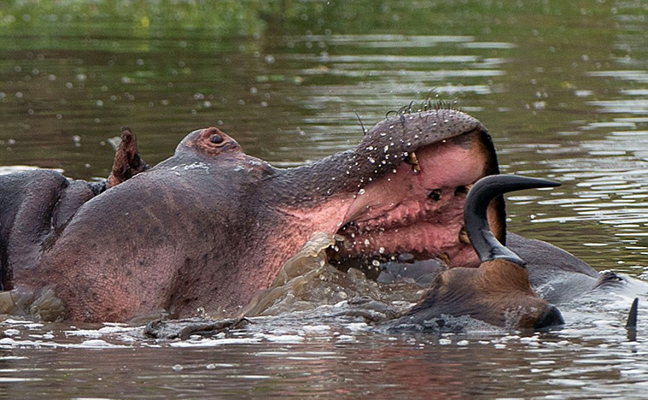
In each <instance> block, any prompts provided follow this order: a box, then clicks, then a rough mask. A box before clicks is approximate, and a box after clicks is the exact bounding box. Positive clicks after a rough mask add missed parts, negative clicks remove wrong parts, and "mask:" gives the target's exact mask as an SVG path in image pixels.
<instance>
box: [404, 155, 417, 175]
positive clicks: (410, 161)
mask: <svg viewBox="0 0 648 400" xmlns="http://www.w3.org/2000/svg"><path fill="white" fill-rule="evenodd" d="M405 162H406V163H408V164H409V165H411V166H412V171H414V172H416V173H419V172H421V165H420V164H419V161H418V158H417V157H416V153H415V152H411V153H409V154H408V155H407V158H405Z"/></svg>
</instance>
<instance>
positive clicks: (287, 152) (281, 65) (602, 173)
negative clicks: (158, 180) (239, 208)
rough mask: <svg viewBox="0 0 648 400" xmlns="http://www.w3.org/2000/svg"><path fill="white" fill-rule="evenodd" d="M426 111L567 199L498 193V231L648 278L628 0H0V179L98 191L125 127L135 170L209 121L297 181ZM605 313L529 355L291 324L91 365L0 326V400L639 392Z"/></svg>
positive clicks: (642, 31)
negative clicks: (410, 112) (429, 102)
mask: <svg viewBox="0 0 648 400" xmlns="http://www.w3.org/2000/svg"><path fill="white" fill-rule="evenodd" d="M428 96H429V97H431V98H432V99H434V100H437V99H439V100H443V101H445V102H447V103H450V104H453V105H455V106H456V107H459V108H461V109H463V110H464V111H467V112H469V113H470V114H472V115H474V116H476V117H477V118H479V119H480V120H481V121H482V122H483V123H484V124H485V125H486V126H487V128H488V129H489V131H490V132H491V134H492V135H493V138H494V140H495V143H496V146H497V149H498V154H499V159H500V164H501V166H502V170H503V171H504V172H509V173H520V174H526V175H531V176H536V177H544V178H551V179H555V180H558V181H560V182H562V183H563V186H562V187H560V188H558V189H554V190H551V191H535V192H525V193H523V194H519V195H514V196H510V197H509V201H508V204H509V206H508V209H509V216H510V219H511V222H510V227H511V229H512V230H514V231H517V232H520V233H524V234H525V235H527V236H530V237H535V238H539V239H545V240H549V241H551V242H552V243H554V244H557V245H560V246H562V247H564V248H566V249H567V250H569V251H572V252H573V253H575V254H577V255H578V256H579V257H581V258H583V259H585V260H586V261H588V262H590V263H591V264H592V265H594V266H596V267H597V268H599V269H614V270H616V271H621V272H626V273H630V274H631V275H634V276H638V277H642V276H644V274H646V262H645V256H646V253H647V249H648V228H647V227H646V225H647V223H648V206H646V202H645V199H646V197H648V192H647V188H648V169H647V168H646V166H647V165H646V164H647V157H648V4H646V3H645V2H642V1H620V0H617V1H609V0H600V1H589V0H587V1H585V0H581V1H578V0H577V1H570V2H566V1H557V0H545V1H523V0H520V1H514V2H513V1H511V2H509V1H476V0H463V1H410V2H400V1H395V0H385V1H376V0H373V1H354V2H343V1H290V0H284V1H276V2H262V1H251V0H250V1H234V0H231V1H230V0H224V1H215V2H207V1H197V0H196V1H191V0H186V1H182V0H177V1H172V0H166V1H164V0H160V1H135V0H123V1H118V2H109V1H75V0H66V1H51V2H43V1H40V2H39V1H33V0H24V1H5V2H3V3H2V4H1V5H0V171H3V172H8V171H10V170H13V169H14V166H38V167H46V168H58V169H62V170H63V171H64V172H65V173H66V174H67V175H68V176H70V177H73V178H81V179H93V178H97V177H106V176H107V175H108V172H109V168H110V166H111V164H112V157H113V148H112V146H111V145H110V142H109V140H110V139H111V138H113V137H115V136H117V135H118V134H119V132H120V130H119V129H120V127H121V126H129V127H131V128H132V130H133V131H134V132H135V133H136V134H137V137H138V143H139V147H140V151H141V154H142V156H143V157H144V159H145V160H146V161H147V162H149V163H152V164H154V163H157V162H159V161H160V160H163V159H164V158H166V157H168V156H170V155H171V154H172V153H173V150H174V148H175V146H176V144H177V143H178V142H179V141H180V140H181V139H182V137H183V136H184V135H185V134H186V133H187V132H189V131H192V130H194V129H197V128H201V127H205V126H212V125H215V126H218V127H219V128H221V129H222V130H224V131H225V132H227V133H229V134H230V135H232V136H233V137H235V139H237V140H238V141H239V142H240V143H241V145H242V146H243V148H244V149H245V150H246V152H247V153H249V154H252V155H255V156H258V157H261V158H263V159H265V160H267V161H269V162H271V163H273V164H275V165H277V166H286V167H289V166H295V165H300V164H303V163H305V162H308V161H310V160H315V159H318V158H321V157H323V156H325V155H328V154H331V153H333V152H336V151H339V150H342V149H347V148H349V147H351V146H353V145H354V144H355V143H357V142H358V141H359V139H360V137H361V136H362V129H361V126H360V123H359V121H358V120H359V119H361V120H362V122H363V123H364V125H365V126H368V125H372V124H373V123H375V122H377V121H379V120H380V119H382V118H384V116H385V114H386V113H387V112H388V111H390V110H394V109H399V108H400V107H402V106H403V105H407V104H409V103H410V102H411V101H415V102H420V101H423V100H425V99H426V98H427V97H428ZM625 304H626V303H625V299H610V304H607V305H602V306H599V307H600V308H597V309H596V311H597V312H598V311H601V312H607V311H610V310H612V311H615V310H616V311H619V310H620V309H621V308H623V307H625ZM608 314H609V313H608ZM606 315H607V314H606ZM611 315H612V316H608V317H603V316H597V317H595V316H592V318H591V319H585V322H583V323H582V324H580V325H578V326H576V327H574V328H572V329H571V330H570V329H567V330H566V331H563V332H562V333H560V334H557V335H554V336H549V337H546V336H532V337H531V338H524V337H517V336H501V335H500V336H495V337H486V338H482V339H475V338H457V337H451V338H446V339H439V338H430V337H425V336H423V337H418V336H405V337H402V336H395V337H394V336H389V335H384V334H375V333H371V332H369V333H368V332H365V331H364V330H362V329H361V330H360V331H359V332H358V331H356V330H354V328H353V325H350V326H349V325H345V324H341V327H340V328H339V329H338V327H335V326H332V325H328V328H327V329H324V330H323V331H322V332H323V333H321V334H318V335H313V334H310V333H309V332H308V331H304V330H303V329H302V328H300V327H299V326H298V325H300V324H295V325H292V324H287V325H288V327H285V328H283V329H287V330H288V331H289V332H290V335H292V336H290V337H288V339H286V340H287V343H284V342H282V340H283V339H281V338H282V337H283V336H282V334H281V332H279V333H277V332H274V331H273V330H272V329H271V328H270V327H265V326H264V328H260V329H259V332H256V333H255V332H252V333H248V334H246V335H244V336H245V339H246V340H248V342H245V343H243V344H236V345H231V344H228V345H224V344H222V343H218V342H214V343H211V342H210V343H209V344H204V347H202V348H199V349H193V348H192V349H191V350H187V349H184V348H180V349H178V348H174V347H170V345H169V344H162V345H161V346H162V348H161V349H160V348H157V347H155V346H157V344H151V343H149V342H146V341H142V340H141V339H140V338H138V337H135V338H132V337H131V336H128V335H126V336H125V337H121V336H119V337H118V338H117V339H115V338H114V337H112V336H111V337H110V339H111V340H108V341H107V342H106V343H107V345H106V346H102V345H101V343H99V346H98V347H100V348H101V349H99V350H93V349H88V347H93V344H94V345H96V344H97V343H95V342H92V340H93V339H88V340H90V342H89V343H88V340H86V339H87V337H84V336H83V335H81V337H82V338H83V339H79V340H71V339H70V337H72V338H77V337H78V335H73V334H70V333H69V332H78V331H77V328H74V327H70V326H64V327H57V326H49V325H45V326H31V327H30V326H25V325H23V324H18V323H17V322H11V321H10V322H7V323H6V329H9V330H10V333H11V332H13V334H11V335H6V334H5V336H6V337H5V338H4V339H1V340H0V388H2V389H6V391H5V392H0V398H2V397H3V396H4V398H16V397H18V396H19V395H20V396H23V397H24V394H25V393H32V394H33V393H40V394H45V393H49V394H50V395H55V396H60V397H61V398H68V397H88V396H91V397H126V396H133V397H135V396H136V395H137V396H140V397H144V398H151V397H155V396H179V397H189V398H197V397H210V395H212V396H215V393H218V394H219V395H221V394H222V395H223V396H228V395H229V396H242V397H245V396H248V395H252V396H256V397H265V395H266V394H267V395H268V396H270V395H276V396H283V397H289V396H291V395H292V396H296V397H308V396H316V395H319V396H321V397H324V398H331V397H362V396H363V395H370V394H371V395H373V396H376V395H377V394H380V393H383V394H384V397H392V396H390V394H391V395H393V396H395V397H399V396H402V397H406V396H411V397H419V398H424V397H439V398H450V397H453V396H455V397H461V396H464V397H465V396H478V395H481V396H483V397H507V398H531V397H541V396H545V395H557V396H558V397H576V398H578V397H582V398H592V397H597V396H599V397H604V398H610V397H614V396H618V397H625V398H628V397H632V396H637V397H641V396H640V395H639V394H640V393H641V390H643V389H642V388H643V385H644V383H645V382H646V377H647V376H648V369H647V368H646V365H645V362H644V361H643V359H645V352H646V347H645V346H644V345H643V344H642V342H641V341H640V342H639V343H634V344H632V345H631V346H629V345H627V344H625V343H624V337H622V336H620V332H621V330H620V329H619V326H620V324H621V323H620V322H619V321H620V318H621V317H620V315H621V313H618V314H614V313H612V314H611ZM597 318H600V319H597ZM615 318H617V319H615ZM601 321H602V322H601ZM302 324H303V323H302ZM3 329H4V328H3ZM12 329H13V330H14V331H16V332H14V331H12ZM264 329H265V330H264ZM66 332H68V333H66ZM93 332H94V331H93ZM316 332H319V331H317V330H316ZM334 332H337V333H338V335H334ZM340 332H342V333H340ZM89 335H94V333H93V334H89ZM255 335H256V336H255ZM100 336H101V335H100ZM284 336H285V335H284ZM340 336H342V337H343V340H339V337H340ZM101 337H102V338H103V339H105V338H104V337H103V336H101ZM277 337H278V338H280V339H279V340H275V339H276V338H277ZM291 338H292V339H291ZM103 339H101V340H103ZM256 339H258V340H256ZM347 339H348V340H347ZM98 340H99V339H98ZM439 340H441V344H440V343H439ZM443 340H447V341H448V342H444V341H443ZM464 340H465V341H466V342H467V343H463V342H462V341H464ZM113 346H124V348H114V347H113ZM502 346H504V347H502ZM95 347H97V346H95ZM103 347H108V348H107V349H106V348H103ZM205 349H207V350H205ZM360 354H361V355H362V356H359V355H360ZM642 355H643V357H642ZM475 360H479V361H477V362H475ZM230 364H231V365H232V366H223V365H230ZM174 365H180V366H181V367H182V366H184V367H183V368H182V369H178V368H175V369H173V368H172V367H173V366H174ZM208 365H215V367H214V368H211V367H209V368H208V367H207V366H208ZM368 380H370V382H367V381H368ZM107 382H111V383H107ZM3 393H6V394H3Z"/></svg>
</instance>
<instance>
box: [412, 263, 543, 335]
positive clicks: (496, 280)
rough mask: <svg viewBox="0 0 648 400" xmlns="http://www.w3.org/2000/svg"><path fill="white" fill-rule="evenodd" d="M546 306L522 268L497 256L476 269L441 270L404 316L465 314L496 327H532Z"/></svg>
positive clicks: (415, 318) (422, 319) (428, 317)
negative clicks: (426, 290) (422, 296)
mask: <svg viewBox="0 0 648 400" xmlns="http://www.w3.org/2000/svg"><path fill="white" fill-rule="evenodd" d="M547 307H550V305H549V303H547V302H546V301H545V300H542V299H540V298H539V297H538V296H537V295H536V294H535V292H534V291H533V289H532V288H531V285H530V283H529V274H528V271H527V270H526V269H525V268H524V267H522V266H519V265H517V264H514V263H512V262H509V261H505V260H501V259H497V260H494V261H487V262H484V263H482V264H481V266H480V267H479V268H453V269H449V270H446V271H443V272H442V273H440V274H439V275H438V276H437V278H436V280H435V281H434V283H433V284H432V287H431V288H430V290H429V291H428V292H427V294H426V295H425V298H424V299H423V300H422V301H421V302H420V303H419V304H417V305H416V306H414V307H413V308H412V309H411V310H410V311H409V312H408V316H409V317H410V318H413V319H414V320H419V321H425V320H430V319H432V318H435V317H439V316H441V315H452V316H455V317H458V316H463V315H467V316H470V317H473V318H475V319H479V320H481V321H484V322H487V323H489V324H492V325H496V326H507V327H517V328H531V329H532V328H534V327H535V325H536V322H537V321H538V320H539V319H540V318H541V317H542V316H543V313H544V312H545V310H546V309H547Z"/></svg>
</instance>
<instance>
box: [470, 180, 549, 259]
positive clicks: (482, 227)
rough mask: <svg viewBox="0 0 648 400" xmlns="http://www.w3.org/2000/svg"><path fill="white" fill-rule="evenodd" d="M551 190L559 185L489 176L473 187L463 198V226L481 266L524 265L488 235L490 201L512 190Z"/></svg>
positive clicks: (543, 181) (491, 234)
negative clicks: (495, 262)
mask: <svg viewBox="0 0 648 400" xmlns="http://www.w3.org/2000/svg"><path fill="white" fill-rule="evenodd" d="M555 186H560V183H557V182H552V181H547V180H544V179H536V178H528V177H524V176H515V175H489V176H486V177H484V178H482V179H480V180H479V181H477V182H476V183H475V184H474V185H473V187H472V188H471V189H470V192H468V196H467V197H466V205H465V208H464V224H465V227H466V231H467V232H468V237H469V238H470V242H471V243H472V245H473V248H474V249H475V251H476V252H477V255H479V258H480V259H481V261H482V262H486V261H493V260H496V259H503V260H507V261H510V262H513V263H515V264H517V265H520V266H524V265H525V264H526V263H525V262H524V261H523V260H522V259H521V258H520V257H518V255H517V254H515V253H514V252H513V251H511V250H509V249H508V248H506V247H505V246H504V245H502V243H500V242H499V241H498V240H497V238H495V236H494V235H493V233H492V232H491V231H490V227H489V225H488V216H487V210H488V205H489V204H490V202H491V200H493V199H494V198H495V197H497V196H500V195H502V194H504V193H507V192H512V191H516V190H523V189H532V188H543V187H555Z"/></svg>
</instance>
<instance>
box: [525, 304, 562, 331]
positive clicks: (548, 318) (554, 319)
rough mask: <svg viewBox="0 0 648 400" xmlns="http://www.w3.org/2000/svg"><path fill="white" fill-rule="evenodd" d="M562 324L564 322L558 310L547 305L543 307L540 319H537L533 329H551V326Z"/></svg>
mask: <svg viewBox="0 0 648 400" xmlns="http://www.w3.org/2000/svg"><path fill="white" fill-rule="evenodd" d="M564 324H565V320H564V319H563V316H562V314H561V313H560V310H558V308H557V307H555V306H552V305H551V304H549V305H548V306H547V307H545V309H544V311H543V312H542V315H540V318H538V320H537V321H536V323H535V325H534V326H533V329H543V328H551V327H553V326H558V325H564Z"/></svg>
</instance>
